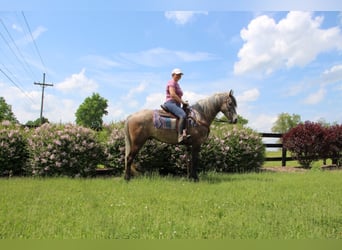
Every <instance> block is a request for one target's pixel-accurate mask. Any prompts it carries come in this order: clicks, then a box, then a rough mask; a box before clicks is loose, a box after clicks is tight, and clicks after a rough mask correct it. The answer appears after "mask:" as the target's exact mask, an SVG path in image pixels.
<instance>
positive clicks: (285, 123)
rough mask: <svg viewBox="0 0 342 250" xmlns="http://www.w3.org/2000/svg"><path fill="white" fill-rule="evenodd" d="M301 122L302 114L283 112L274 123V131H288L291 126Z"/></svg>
mask: <svg viewBox="0 0 342 250" xmlns="http://www.w3.org/2000/svg"><path fill="white" fill-rule="evenodd" d="M300 123H301V118H300V115H297V114H292V115H290V114H289V113H281V114H280V115H279V116H278V119H277V120H276V122H275V123H274V124H273V127H272V132H275V133H286V132H287V131H289V130H290V129H291V128H294V127H295V126H297V125H298V124H300Z"/></svg>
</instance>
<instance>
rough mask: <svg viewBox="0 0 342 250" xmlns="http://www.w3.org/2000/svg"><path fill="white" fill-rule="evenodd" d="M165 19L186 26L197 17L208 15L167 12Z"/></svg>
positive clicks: (191, 12) (202, 12) (188, 12)
mask: <svg viewBox="0 0 342 250" xmlns="http://www.w3.org/2000/svg"><path fill="white" fill-rule="evenodd" d="M164 15H165V17H166V18H167V19H169V20H171V21H173V22H175V23H176V24H179V25H184V24H186V23H188V22H190V21H191V20H193V18H194V17H195V15H208V12H206V11H166V12H165V14H164Z"/></svg>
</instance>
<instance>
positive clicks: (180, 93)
mask: <svg viewBox="0 0 342 250" xmlns="http://www.w3.org/2000/svg"><path fill="white" fill-rule="evenodd" d="M169 87H173V88H174V89H175V91H176V94H177V95H178V96H179V97H180V98H182V96H183V91H182V89H181V87H180V86H179V84H178V82H176V81H174V80H173V79H171V80H170V81H168V82H167V85H166V101H170V100H173V99H172V97H171V95H170V91H169Z"/></svg>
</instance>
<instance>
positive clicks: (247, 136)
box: [201, 126, 265, 172]
mask: <svg viewBox="0 0 342 250" xmlns="http://www.w3.org/2000/svg"><path fill="white" fill-rule="evenodd" d="M264 155H265V147H264V145H263V143H262V138H261V137H260V135H259V134H258V133H256V132H254V131H253V130H251V129H248V128H243V127H240V128H239V127H236V126H234V127H233V128H232V129H231V130H229V131H225V132H222V133H221V135H220V136H219V137H218V136H209V138H208V140H207V142H206V143H204V145H203V146H202V150H201V165H202V168H203V170H205V171H207V170H214V171H217V172H241V171H251V170H256V169H258V168H260V167H262V164H263V162H264Z"/></svg>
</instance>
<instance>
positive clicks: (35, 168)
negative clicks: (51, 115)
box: [28, 123, 104, 177]
mask: <svg viewBox="0 0 342 250" xmlns="http://www.w3.org/2000/svg"><path fill="white" fill-rule="evenodd" d="M28 142H29V147H30V153H31V159H30V172H31V174H32V175H38V176H72V177H74V176H82V177H85V176H92V175H94V174H95V170H96V168H97V165H98V164H100V163H101V162H103V161H104V153H103V148H102V146H101V145H100V143H98V142H97V139H96V132H95V131H93V130H91V129H88V128H84V127H80V126H75V125H71V124H67V125H53V124H48V123H45V124H43V125H42V126H40V127H38V128H36V129H35V130H34V131H33V132H32V134H31V135H30V137H29V139H28Z"/></svg>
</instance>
